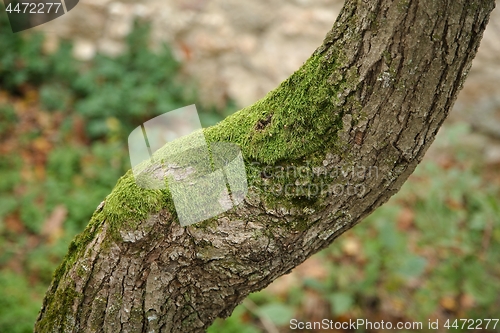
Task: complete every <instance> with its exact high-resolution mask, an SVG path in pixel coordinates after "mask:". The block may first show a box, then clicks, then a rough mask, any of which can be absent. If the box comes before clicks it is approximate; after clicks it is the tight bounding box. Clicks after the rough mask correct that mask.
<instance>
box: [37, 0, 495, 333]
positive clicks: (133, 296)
mask: <svg viewBox="0 0 500 333" xmlns="http://www.w3.org/2000/svg"><path fill="white" fill-rule="evenodd" d="M493 7H494V1H493V0H481V1H473V2H470V1H468V0H447V1H434V0H425V1H412V0H409V1H408V0H405V1H390V0H377V1H357V0H348V1H346V4H345V6H344V8H343V10H342V12H341V14H340V16H339V18H338V19H337V21H336V23H335V24H334V26H333V28H332V30H331V31H330V32H329V33H328V34H327V36H326V38H325V41H324V43H323V45H321V46H320V47H319V48H318V50H317V51H316V52H315V53H314V54H313V55H312V56H311V58H310V59H309V60H308V61H307V62H306V63H305V64H304V65H303V66H302V67H301V68H300V69H299V70H298V71H297V72H295V73H294V74H293V75H292V76H291V77H290V78H289V79H287V80H286V81H284V82H283V83H282V84H281V85H280V86H279V87H278V88H277V89H275V90H274V91H272V92H270V93H269V94H268V95H267V96H266V97H265V98H264V99H262V100H260V101H258V102H257V103H255V104H254V105H252V106H250V107H247V108H245V109H243V110H241V111H239V112H237V113H236V114H234V115H232V116H230V117H228V118H227V119H225V120H224V121H222V122H221V123H220V124H218V125H216V126H214V127H211V128H208V129H206V130H205V131H204V134H205V137H206V138H207V141H208V142H209V143H213V142H218V141H225V142H232V143H235V144H238V145H239V146H240V148H241V150H242V152H243V156H244V159H245V162H246V171H247V176H248V184H249V191H248V194H247V197H246V198H245V202H244V203H242V204H240V205H238V206H237V207H235V208H233V209H232V210H230V211H228V212H226V213H224V214H221V215H219V216H217V217H215V218H212V219H210V220H207V221H204V222H203V223H199V224H196V225H192V226H189V227H181V226H180V225H179V224H178V223H177V218H176V215H175V210H174V207H173V203H172V198H171V195H170V193H169V191H168V190H167V189H164V190H146V189H141V188H139V187H138V186H137V185H136V183H135V180H134V177H133V175H132V173H131V172H128V173H127V174H126V175H125V176H123V177H122V178H121V179H120V180H119V181H118V184H117V185H116V188H115V189H114V190H113V192H112V193H111V194H109V195H108V197H107V198H106V200H105V203H104V205H103V207H100V208H99V209H98V210H97V211H96V212H95V214H94V216H93V218H92V220H91V222H90V223H89V225H88V227H87V229H86V230H85V231H84V232H83V233H82V234H81V235H79V236H78V237H77V238H76V239H75V241H74V242H73V243H72V244H71V246H70V250H69V253H68V255H67V257H66V259H65V261H64V262H63V263H62V264H61V266H60V267H59V269H58V270H57V272H56V274H55V277H54V280H53V282H52V285H51V287H50V289H49V290H48V292H47V295H46V298H45V301H44V305H43V308H42V310H41V312H40V316H39V318H38V321H37V323H36V326H35V332H103V331H104V332H150V331H155V332H199V331H203V330H204V329H205V328H206V327H208V326H209V325H210V323H211V322H212V321H213V320H214V319H215V318H216V317H224V316H228V315H229V314H230V313H231V311H232V310H233V309H234V307H235V306H236V305H237V304H238V303H239V302H241V300H242V299H243V298H244V297H246V295H248V294H249V293H250V292H253V291H256V290H259V289H262V288H264V287H265V286H266V285H268V284H269V283H270V282H272V281H273V280H274V279H276V278H277V277H278V276H280V275H282V274H285V273H287V272H289V271H290V270H291V269H293V268H294V267H295V266H296V265H298V264H299V263H301V262H302V261H304V260H305V259H306V258H308V257H309V256H310V255H312V254H313V253H315V252H317V251H318V250H319V249H321V248H324V247H325V246H327V245H328V244H330V243H331V242H332V241H333V240H334V239H335V238H336V237H338V236H339V235H340V234H342V233H343V232H344V231H346V230H348V229H349V228H351V227H352V226H354V225H355V224H356V223H359V221H361V220H362V219H363V218H364V217H365V216H366V215H367V214H369V213H371V212H372V211H373V210H374V209H376V208H377V207H378V206H380V205H381V204H382V203H384V202H385V201H387V200H388V198H389V197H390V196H391V195H393V194H394V193H396V192H397V191H398V190H399V188H400V187H401V185H402V184H403V183H404V181H405V180H406V179H407V178H408V176H409V175H410V174H411V173H412V172H413V170H414V168H415V167H416V165H417V164H418V163H419V161H420V160H421V159H422V157H423V154H424V153H425V151H426V150H427V148H428V147H429V145H430V144H431V143H432V141H433V139H434V136H435V135H436V133H437V131H438V129H439V127H440V125H441V124H442V122H443V121H444V119H445V118H446V116H447V113H448V111H449V110H450V108H451V106H452V105H453V102H454V101H455V98H456V96H457V94H458V92H459V90H460V88H461V85H462V84H463V81H464V80H465V77H466V74H467V72H468V69H469V68H470V66H471V62H472V59H473V58H474V56H475V54H476V51H477V48H478V46H479V42H480V40H481V37H482V32H483V31H484V28H485V26H486V24H487V21H488V17H489V13H490V12H491V10H492V9H493ZM283 56H286V55H283ZM184 140H186V141H185V143H186V144H187V142H189V138H185V139H184ZM182 144H183V141H182V140H180V141H179V142H177V143H176V144H175V145H177V146H175V145H174V144H171V145H170V146H166V147H164V148H162V149H161V150H160V151H159V152H157V155H156V157H157V160H161V158H162V154H164V153H165V152H166V151H171V150H173V149H178V148H179V145H181V146H182ZM351 170H352V171H351ZM313 189H314V190H313Z"/></svg>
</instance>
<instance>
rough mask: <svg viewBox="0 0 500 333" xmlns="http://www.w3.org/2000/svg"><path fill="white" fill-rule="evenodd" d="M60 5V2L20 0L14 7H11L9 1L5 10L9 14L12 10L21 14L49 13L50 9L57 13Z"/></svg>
mask: <svg viewBox="0 0 500 333" xmlns="http://www.w3.org/2000/svg"><path fill="white" fill-rule="evenodd" d="M52 7H54V8H52ZM60 7H61V3H60V2H46V3H42V2H39V3H33V2H22V3H17V4H16V6H15V7H14V8H12V3H9V5H8V6H7V8H5V11H6V12H8V13H9V14H10V13H12V12H14V13H23V14H24V13H28V14H45V13H50V12H51V10H52V12H53V13H57V12H58V11H59V8H60ZM27 10H28V11H27Z"/></svg>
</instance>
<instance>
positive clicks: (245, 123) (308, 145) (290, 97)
mask: <svg viewBox="0 0 500 333" xmlns="http://www.w3.org/2000/svg"><path fill="white" fill-rule="evenodd" d="M339 54H340V53H339ZM339 58H340V56H339V55H338V54H337V55H336V56H335V59H334V61H333V62H332V63H330V62H329V61H325V57H324V56H323V55H321V54H315V55H313V56H312V57H311V58H310V59H309V60H308V61H307V62H306V63H305V64H304V65H303V66H302V68H301V69H299V70H298V71H297V72H295V73H294V74H293V75H292V76H291V77H290V78H288V79H287V80H285V81H284V82H283V83H281V85H280V86H279V87H278V88H277V89H276V90H274V91H272V92H270V93H269V94H268V95H267V96H266V97H265V98H264V99H262V100H260V101H258V102H257V103H255V104H253V105H252V106H249V107H247V108H244V109H243V110H241V111H239V112H237V113H235V114H234V115H232V116H230V117H228V118H226V119H225V120H224V121H222V122H221V123H220V124H218V125H217V126H214V127H210V128H208V129H206V130H205V136H206V138H207V140H208V141H211V142H214V141H229V142H233V143H236V144H238V145H240V147H241V149H242V151H243V155H244V157H245V158H246V159H247V160H255V161H258V162H262V163H267V164H274V163H276V162H278V161H290V160H298V159H299V158H301V157H303V156H307V155H309V154H311V153H312V152H315V151H318V150H322V151H324V150H325V149H327V148H331V147H332V146H333V145H334V144H335V142H336V140H337V133H338V131H339V130H340V129H341V128H342V121H341V120H342V115H343V113H342V109H341V108H340V105H339V100H338V95H339V93H342V92H343V91H344V90H346V89H348V88H349V87H350V86H352V84H353V83H357V82H356V79H355V77H356V76H357V73H356V72H355V71H352V72H350V73H348V77H344V75H343V72H342V71H341V70H340V69H339V68H341V66H340V63H339V61H336V60H338V59H339Z"/></svg>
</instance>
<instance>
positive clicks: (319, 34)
mask: <svg viewBox="0 0 500 333" xmlns="http://www.w3.org/2000/svg"><path fill="white" fill-rule="evenodd" d="M343 3H344V1H340V0H293V1H287V0H271V1H264V0H252V1H247V2H245V1H240V0H184V1H181V2H178V1H174V0H145V1H142V2H141V3H137V2H135V1H132V0H121V1H111V0H81V1H80V3H79V4H78V6H77V7H76V8H75V9H74V10H72V11H70V12H69V13H68V14H67V15H64V16H63V17H61V18H60V19H57V20H54V21H51V22H48V23H46V24H44V25H42V26H40V27H39V28H37V29H39V30H42V31H46V32H50V33H52V34H54V35H56V36H57V37H61V38H67V39H74V40H77V41H79V42H78V43H77V44H78V45H77V46H76V48H77V49H78V50H76V51H75V56H76V57H78V58H80V59H88V58H89V57H92V56H93V55H94V54H95V53H96V50H97V51H101V52H105V53H106V54H110V55H116V54H118V53H120V52H122V51H123V50H124V44H123V40H124V37H125V36H126V35H127V34H128V33H129V32H130V29H131V27H132V23H133V21H134V19H136V18H138V17H141V18H144V19H146V20H149V21H150V22H151V23H152V28H153V29H152V42H153V46H155V45H156V46H158V45H159V44H160V43H162V42H168V43H170V45H171V46H172V47H173V51H174V54H176V55H177V57H178V58H179V59H180V60H182V61H183V63H184V66H185V69H186V71H185V72H186V73H187V74H188V75H190V76H191V77H193V78H194V79H196V81H197V82H199V83H200V84H201V88H200V90H201V92H202V96H201V98H202V99H203V101H204V102H208V103H214V104H216V105H224V104H225V103H226V102H227V99H228V98H230V99H234V100H236V102H237V103H238V104H239V105H240V106H245V105H248V104H250V103H252V102H254V101H256V100H257V99H259V98H261V97H263V96H264V95H265V94H266V93H267V92H268V91H269V90H271V89H273V88H274V87H276V86H277V85H278V84H279V83H280V82H281V81H282V80H284V79H285V78H287V77H288V76H289V75H290V74H291V73H293V72H294V71H295V70H297V69H298V68H299V66H300V65H301V64H302V63H303V62H304V61H305V60H306V59H307V58H308V57H309V56H310V55H311V54H312V52H313V51H314V50H315V48H316V47H318V46H319V45H320V44H321V42H322V40H323V37H324V35H325V34H326V32H327V31H328V30H329V28H330V27H331V26H332V25H333V23H334V21H335V18H336V16H337V15H338V13H339V11H340V9H341V7H342V5H343ZM499 22H500V9H496V10H495V11H494V12H493V14H492V17H491V19H490V23H489V25H488V28H487V30H486V32H485V34H484V39H483V42H482V44H481V48H480V50H479V54H478V55H477V58H476V59H475V61H474V65H473V66H472V69H471V72H470V75H469V79H468V80H467V82H466V84H465V86H464V89H463V91H462V93H461V94H460V96H459V99H458V101H457V103H456V107H455V109H456V111H454V112H453V113H452V117H458V118H460V119H463V115H464V114H467V113H471V112H473V113H477V112H481V110H479V109H480V105H479V104H478V103H479V101H482V100H484V99H488V98H490V96H491V94H492V93H496V92H497V90H498V89H500V37H499V36H500V23H499ZM91 44H92V45H91ZM48 48H49V49H51V47H50V43H49V46H48Z"/></svg>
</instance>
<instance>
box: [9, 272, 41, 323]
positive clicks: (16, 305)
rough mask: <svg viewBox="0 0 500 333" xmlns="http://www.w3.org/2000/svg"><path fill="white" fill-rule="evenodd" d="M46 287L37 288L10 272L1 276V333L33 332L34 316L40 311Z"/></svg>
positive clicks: (38, 286)
mask: <svg viewBox="0 0 500 333" xmlns="http://www.w3.org/2000/svg"><path fill="white" fill-rule="evenodd" d="M43 291H44V287H43V286H40V285H37V286H35V288H33V286H32V285H31V284H30V283H29V282H28V281H26V278H25V277H23V276H21V275H17V274H13V273H10V272H2V274H0V295H2V297H0V332H9V333H29V332H33V319H34V316H33V314H36V313H37V312H38V310H39V309H40V303H41V301H42V299H41V295H43Z"/></svg>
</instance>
